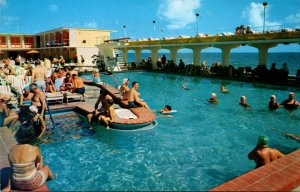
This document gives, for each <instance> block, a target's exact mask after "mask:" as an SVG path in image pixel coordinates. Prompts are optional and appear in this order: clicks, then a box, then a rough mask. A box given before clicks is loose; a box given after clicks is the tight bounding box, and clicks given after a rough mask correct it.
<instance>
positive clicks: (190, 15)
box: [158, 0, 200, 29]
mask: <svg viewBox="0 0 300 192" xmlns="http://www.w3.org/2000/svg"><path fill="white" fill-rule="evenodd" d="M198 8H200V0H163V2H162V3H161V5H160V6H159V9H158V15H159V17H160V18H161V19H165V20H167V22H168V25H167V29H182V28H185V27H186V26H187V25H189V24H190V23H193V22H195V21H196V16H195V12H196V10H197V9H198Z"/></svg>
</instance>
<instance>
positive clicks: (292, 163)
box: [209, 149, 300, 191]
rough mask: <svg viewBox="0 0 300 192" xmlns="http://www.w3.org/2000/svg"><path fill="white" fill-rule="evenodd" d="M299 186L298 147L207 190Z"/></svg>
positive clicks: (267, 188)
mask: <svg viewBox="0 0 300 192" xmlns="http://www.w3.org/2000/svg"><path fill="white" fill-rule="evenodd" d="M297 186H300V149H298V150H296V151H294V152H292V153H290V154H288V155H286V156H284V157H282V158H280V159H278V160H276V161H273V162H271V163H268V164H266V165H264V166H262V167H260V168H257V169H254V170H252V171H249V172H247V173H245V174H242V175H240V176H238V177H236V178H234V179H232V180H230V181H228V182H226V183H223V184H221V185H219V186H217V187H215V188H213V189H211V190H209V191H291V190H293V189H295V188H296V187H297Z"/></svg>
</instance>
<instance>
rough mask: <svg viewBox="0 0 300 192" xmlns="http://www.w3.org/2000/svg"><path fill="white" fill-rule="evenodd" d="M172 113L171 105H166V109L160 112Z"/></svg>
mask: <svg viewBox="0 0 300 192" xmlns="http://www.w3.org/2000/svg"><path fill="white" fill-rule="evenodd" d="M170 111H172V107H171V106H170V105H166V106H165V108H164V109H161V110H159V112H161V113H163V112H170Z"/></svg>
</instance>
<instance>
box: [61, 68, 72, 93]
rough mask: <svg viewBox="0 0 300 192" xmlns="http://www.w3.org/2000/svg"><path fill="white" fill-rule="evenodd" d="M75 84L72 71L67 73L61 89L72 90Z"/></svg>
mask: <svg viewBox="0 0 300 192" xmlns="http://www.w3.org/2000/svg"><path fill="white" fill-rule="evenodd" d="M73 85H74V81H73V78H72V77H71V75H70V73H69V72H68V73H67V74H66V78H65V79H64V80H63V83H62V85H61V87H60V90H61V91H72V87H73Z"/></svg>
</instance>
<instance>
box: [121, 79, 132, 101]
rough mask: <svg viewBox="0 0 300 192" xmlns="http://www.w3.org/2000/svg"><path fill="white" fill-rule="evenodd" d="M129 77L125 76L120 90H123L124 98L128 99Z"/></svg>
mask: <svg viewBox="0 0 300 192" xmlns="http://www.w3.org/2000/svg"><path fill="white" fill-rule="evenodd" d="M128 85H129V79H127V78H125V79H123V85H122V86H121V87H120V89H119V91H120V92H121V95H122V96H123V97H122V100H127V99H128V95H129V91H130V89H129V87H128Z"/></svg>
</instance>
